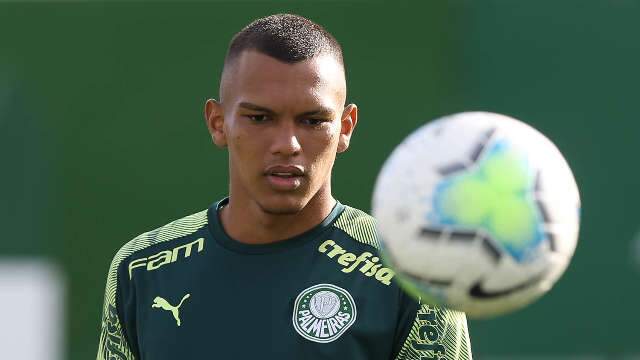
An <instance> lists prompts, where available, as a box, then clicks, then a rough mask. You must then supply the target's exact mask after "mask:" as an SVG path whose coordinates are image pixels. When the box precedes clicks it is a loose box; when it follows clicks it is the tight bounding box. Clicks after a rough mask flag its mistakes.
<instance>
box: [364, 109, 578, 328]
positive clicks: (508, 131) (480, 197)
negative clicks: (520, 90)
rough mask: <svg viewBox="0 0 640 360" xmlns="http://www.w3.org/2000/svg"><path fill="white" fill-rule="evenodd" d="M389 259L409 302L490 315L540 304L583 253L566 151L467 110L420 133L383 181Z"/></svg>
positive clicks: (379, 186)
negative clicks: (579, 247)
mask: <svg viewBox="0 0 640 360" xmlns="http://www.w3.org/2000/svg"><path fill="white" fill-rule="evenodd" d="M372 212H373V215H374V217H376V218H377V219H378V225H379V231H380V234H381V237H382V249H383V256H384V258H385V261H386V262H387V263H388V264H389V265H390V266H391V267H392V268H393V269H394V270H395V271H396V277H397V279H398V280H399V282H400V285H401V286H402V287H403V288H404V289H405V290H406V291H407V292H408V293H410V294H411V295H413V296H415V297H416V298H420V299H422V301H424V302H429V303H432V304H436V305H441V306H446V307H449V308H452V309H456V310H461V311H464V312H466V313H467V315H468V316H470V317H476V318H478V317H490V316H495V315H498V314H504V313H507V312H510V311H513V310H515V309H518V308H521V307H523V306H525V305H527V304H529V303H531V302H532V301H533V300H535V299H536V298H538V297H540V296H541V295H543V294H544V293H546V292H547V291H549V289H550V288H551V287H552V286H553V284H554V283H555V282H556V281H557V280H558V278H559V277H560V275H562V273H563V272H564V270H565V269H566V267H567V265H568V264H569V261H570V259H571V256H572V255H573V252H574V250H575V247H576V243H577V238H578V228H579V218H580V196H579V194H578V188H577V186H576V182H575V179H574V178H573V174H572V173H571V169H570V168H569V166H568V164H567V162H566V161H565V159H564V158H563V157H562V154H560V151H558V149H557V148H556V147H555V145H553V143H551V141H549V139H547V138H546V137H545V136H544V135H542V134H541V133H540V132H538V131H537V130H535V129H533V128H532V127H530V126H529V125H526V124H524V123H522V122H520V121H518V120H515V119H513V118H510V117H507V116H504V115H499V114H494V113H487V112H466V113H460V114H455V115H451V116H447V117H444V118H441V119H439V120H436V121H433V122H431V123H429V124H427V125H425V126H422V127H421V128H419V129H417V130H416V131H414V132H413V133H412V134H411V135H409V136H408V137H407V138H406V139H405V140H404V141H403V142H402V143H401V144H400V145H398V147H397V148H396V149H395V150H394V151H393V153H392V154H391V155H390V157H389V158H388V159H387V161H386V162H385V164H384V166H383V168H382V170H381V171H380V174H379V175H378V179H377V181H376V185H375V190H374V194H373V211H372Z"/></svg>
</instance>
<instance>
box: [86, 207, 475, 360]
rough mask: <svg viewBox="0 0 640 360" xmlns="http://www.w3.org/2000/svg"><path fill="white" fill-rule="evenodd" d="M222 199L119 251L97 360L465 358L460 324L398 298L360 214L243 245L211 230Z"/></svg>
mask: <svg viewBox="0 0 640 360" xmlns="http://www.w3.org/2000/svg"><path fill="white" fill-rule="evenodd" d="M227 201H228V199H224V200H222V201H220V202H218V203H217V204H215V205H213V206H212V207H211V208H209V209H208V210H204V211H202V212H199V213H196V214H193V215H191V216H187V217H185V218H182V219H180V220H177V221H174V222H172V223H169V224H167V225H165V226H163V227H160V228H158V229H156V230H153V231H150V232H147V233H144V234H142V235H140V236H138V237H136V238H135V239H133V240H131V241H130V242H128V243H127V244H126V245H124V246H123V247H122V248H121V249H120V250H119V251H118V253H117V254H116V256H115V257H114V259H113V262H112V263H111V268H110V270H109V274H108V277H107V285H106V294H105V304H104V312H103V317H102V330H101V334H100V343H99V351H98V357H97V359H98V360H132V359H137V360H175V359H183V360H189V359H198V360H202V359H234V360H235V359H305V360H313V359H349V360H359V359H363V360H364V359H368V360H377V359H380V360H383V359H384V360H394V359H395V360H408V359H415V360H422V359H452V360H453V359H456V360H468V359H471V349H470V344H469V335H468V332H467V322H466V318H465V315H464V314H463V313H460V312H456V311H451V310H447V309H439V308H434V307H431V306H428V305H422V306H421V305H419V304H418V303H417V302H416V301H414V300H413V299H411V298H410V297H409V296H408V295H406V294H405V293H404V292H403V291H401V290H400V289H399V288H398V286H397V284H396V282H395V279H394V272H393V271H392V270H391V269H389V268H386V267H385V266H384V265H383V264H382V263H381V261H380V258H379V256H378V251H377V249H378V246H379V244H378V238H377V235H376V230H375V222H374V219H373V218H372V217H371V216H369V215H367V214H365V213H364V212H362V211H360V210H357V209H354V208H351V207H348V206H344V205H342V204H340V203H338V204H337V205H336V206H335V207H334V208H333V210H332V212H331V214H330V215H329V216H328V217H327V218H326V219H325V220H324V221H323V222H322V223H321V224H319V225H318V226H316V227H314V228H313V229H310V230H309V231H307V232H305V233H304V234H301V235H299V236H296V237H294V238H291V239H288V240H285V241H281V242H276V243H272V244H266V245H249V244H244V243H240V242H238V241H235V240H233V239H231V238H230V237H229V236H228V235H227V234H226V233H225V231H224V229H223V228H222V225H221V223H220V220H219V218H218V210H219V209H220V208H221V207H222V206H224V205H225V204H226V203H227Z"/></svg>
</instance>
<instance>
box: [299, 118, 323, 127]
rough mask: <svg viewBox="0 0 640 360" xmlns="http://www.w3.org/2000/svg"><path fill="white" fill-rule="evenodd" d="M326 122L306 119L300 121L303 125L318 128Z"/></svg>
mask: <svg viewBox="0 0 640 360" xmlns="http://www.w3.org/2000/svg"><path fill="white" fill-rule="evenodd" d="M325 121H326V120H324V119H313V118H307V119H302V123H303V124H305V125H310V126H319V125H322V123H324V122H325Z"/></svg>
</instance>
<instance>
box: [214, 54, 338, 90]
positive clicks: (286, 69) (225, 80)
mask: <svg viewBox="0 0 640 360" xmlns="http://www.w3.org/2000/svg"><path fill="white" fill-rule="evenodd" d="M278 85H280V86H281V87H296V86H297V87H309V88H326V89H327V90H329V91H330V92H337V93H339V94H342V96H344V94H345V93H346V81H345V76H344V68H343V66H342V64H341V63H340V62H339V61H338V60H336V59H335V57H334V56H332V55H331V54H324V53H321V54H319V55H316V56H314V57H312V58H309V59H306V60H302V61H298V62H294V63H287V62H283V61H280V60H278V59H276V58H273V57H271V56H269V55H266V54H263V53H260V52H258V51H255V50H247V51H243V53H242V54H240V55H239V56H237V58H235V59H233V60H232V61H231V62H230V63H228V64H225V69H224V71H223V75H222V81H221V84H220V95H221V97H224V96H225V95H227V94H229V93H236V92H238V91H239V92H245V91H253V90H257V89H260V88H264V87H269V86H278Z"/></svg>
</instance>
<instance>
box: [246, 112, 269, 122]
mask: <svg viewBox="0 0 640 360" xmlns="http://www.w3.org/2000/svg"><path fill="white" fill-rule="evenodd" d="M247 117H248V118H249V120H251V121H253V122H264V121H266V120H267V115H264V114H259V115H247Z"/></svg>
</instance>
